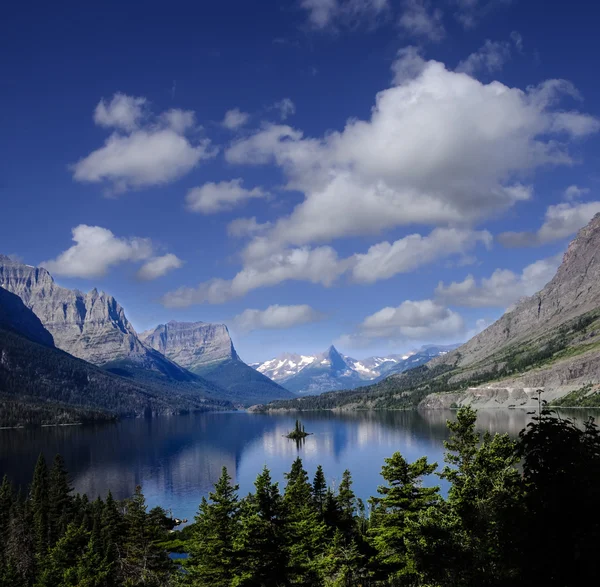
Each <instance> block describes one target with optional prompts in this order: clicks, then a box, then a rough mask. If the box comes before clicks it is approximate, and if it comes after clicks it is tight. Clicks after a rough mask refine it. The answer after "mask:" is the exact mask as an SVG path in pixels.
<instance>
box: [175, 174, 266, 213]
mask: <svg viewBox="0 0 600 587" xmlns="http://www.w3.org/2000/svg"><path fill="white" fill-rule="evenodd" d="M242 182H243V180H242V179H240V178H238V179H232V180H231V181H221V182H219V183H214V182H208V183H205V184H204V185H203V186H200V187H195V188H192V189H191V190H189V191H188V193H187V195H186V198H185V199H186V202H187V208H188V210H191V211H192V212H200V213H201V214H216V213H217V212H223V211H226V210H232V209H233V208H235V206H236V205H238V204H240V203H242V202H244V201H245V200H250V199H252V198H266V197H267V195H268V194H267V193H266V192H265V191H263V190H262V188H259V187H256V188H253V189H251V190H248V189H246V188H244V187H243V186H242Z"/></svg>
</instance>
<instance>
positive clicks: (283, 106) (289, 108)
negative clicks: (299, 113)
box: [273, 98, 296, 120]
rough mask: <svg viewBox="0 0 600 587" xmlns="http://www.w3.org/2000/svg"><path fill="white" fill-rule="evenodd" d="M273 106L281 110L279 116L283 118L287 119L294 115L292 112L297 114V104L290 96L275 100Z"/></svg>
mask: <svg viewBox="0 0 600 587" xmlns="http://www.w3.org/2000/svg"><path fill="white" fill-rule="evenodd" d="M273 108H274V109H275V110H279V117H280V118H281V120H286V119H287V118H289V117H290V116H292V114H296V104H294V103H293V102H292V100H291V99H290V98H283V100H279V102H275V104H273Z"/></svg>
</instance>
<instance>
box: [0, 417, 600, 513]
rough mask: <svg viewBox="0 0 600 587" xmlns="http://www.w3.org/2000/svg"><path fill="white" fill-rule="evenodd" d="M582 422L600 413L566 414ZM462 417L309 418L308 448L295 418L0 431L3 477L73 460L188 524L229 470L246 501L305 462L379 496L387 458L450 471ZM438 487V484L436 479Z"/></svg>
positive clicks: (75, 476) (516, 420)
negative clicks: (267, 479) (423, 460)
mask: <svg viewBox="0 0 600 587" xmlns="http://www.w3.org/2000/svg"><path fill="white" fill-rule="evenodd" d="M561 414H566V415H567V416H569V417H576V418H577V419H579V420H582V419H584V418H586V417H587V416H588V415H590V414H592V415H597V414H598V410H596V411H593V410H570V411H566V410H564V411H561ZM454 415H455V414H454V412H452V411H442V410H439V411H438V410H430V411H416V410H415V411H388V412H384V411H380V412H358V413H346V414H338V413H330V412H324V413H321V412H314V413H303V414H301V420H302V423H303V424H304V426H305V428H306V431H307V432H311V433H312V434H311V435H310V436H308V437H307V438H306V440H305V442H303V443H302V444H301V445H300V446H297V444H296V443H295V442H294V441H293V440H288V439H287V438H285V437H284V435H285V434H287V432H289V431H290V430H292V428H293V427H294V422H295V418H296V415H295V414H276V415H264V414H251V413H246V412H228V413H207V414H195V415H188V416H173V417H162V418H155V419H138V420H123V421H121V422H119V423H117V424H111V425H104V426H97V427H93V426H92V427H84V426H68V427H58V428H57V427H52V428H41V429H33V430H0V474H2V475H4V474H5V473H6V474H7V475H8V476H9V478H10V479H11V480H13V482H15V483H17V484H21V485H25V484H27V483H29V482H30V481H31V475H32V471H33V467H34V465H35V461H36V460H37V457H38V455H39V454H40V452H43V453H44V455H45V457H46V459H47V460H48V461H51V459H53V457H54V455H55V454H56V453H60V454H62V455H63V456H64V458H65V461H66V463H67V467H68V470H69V473H70V475H71V478H72V481H73V485H74V487H75V489H76V491H79V492H81V493H87V494H88V496H89V497H90V498H91V499H93V498H95V497H96V496H98V495H101V496H104V495H105V494H106V492H107V491H108V489H110V490H111V491H112V493H113V495H114V496H115V498H117V499H122V498H125V497H128V496H130V495H131V494H132V493H133V491H134V489H135V487H136V485H141V486H142V488H143V491H144V494H145V495H146V498H147V501H148V504H149V506H154V505H161V506H163V507H164V508H165V509H167V510H171V512H172V515H173V516H176V517H179V518H188V519H189V520H190V521H191V519H192V518H193V517H194V514H195V512H196V511H197V508H198V504H199V502H200V499H201V497H202V496H205V495H207V494H208V492H209V491H210V490H212V487H213V485H214V483H215V482H216V481H217V479H218V477H219V475H220V473H221V467H222V466H226V467H227V468H228V470H229V472H230V474H231V475H232V476H233V477H234V479H235V482H236V483H239V485H240V495H244V494H246V493H247V492H248V491H250V490H251V489H252V484H253V482H254V479H255V477H256V475H257V474H258V473H259V472H260V470H261V469H262V467H263V466H264V465H267V466H268V467H269V469H270V470H271V473H272V475H273V477H274V479H276V480H278V481H280V482H281V484H282V485H283V479H284V477H283V474H284V472H286V471H288V470H289V469H290V466H291V464H292V461H293V460H294V458H295V457H296V456H298V455H299V456H300V457H301V458H302V459H303V461H304V465H305V468H306V469H307V471H308V473H309V475H310V476H311V479H312V476H313V474H314V472H315V469H316V467H317V465H318V464H321V465H323V468H324V470H325V475H326V477H327V480H328V482H329V483H330V484H332V485H334V486H335V485H336V484H337V483H339V481H340V479H341V477H342V473H343V471H344V469H350V471H351V472H352V476H353V480H354V489H355V492H356V494H357V495H358V496H359V497H362V498H363V499H365V500H366V499H367V498H368V497H369V496H370V495H373V494H375V492H376V490H377V486H378V485H379V484H380V483H381V477H380V470H381V466H382V464H383V460H384V458H385V457H389V456H391V455H392V453H394V452H395V451H400V452H402V454H403V455H404V456H405V457H406V458H407V459H408V460H410V461H412V460H415V459H417V458H419V457H421V456H423V455H426V456H427V457H428V458H429V459H430V461H437V462H438V463H440V464H442V463H443V453H444V449H443V441H444V440H445V439H446V438H447V437H448V431H447V428H446V420H447V419H448V418H451V419H452V418H453V417H454ZM529 418H531V416H529V415H528V414H527V413H526V412H525V411H523V410H487V411H480V412H479V415H478V427H479V429H480V430H482V431H485V430H489V431H490V432H492V433H494V432H508V433H509V434H510V435H511V436H513V437H516V436H517V435H518V433H519V431H520V430H521V429H522V428H523V427H524V426H525V425H526V424H527V422H528V421H529ZM429 484H438V480H437V478H435V477H434V478H432V479H431V482H430V483H429Z"/></svg>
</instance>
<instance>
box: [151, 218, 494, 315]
mask: <svg viewBox="0 0 600 587" xmlns="http://www.w3.org/2000/svg"><path fill="white" fill-rule="evenodd" d="M269 226H270V223H265V224H262V225H261V224H259V223H257V222H256V218H240V219H237V220H235V221H233V222H232V223H231V224H230V226H229V229H228V230H229V233H230V234H231V235H232V236H247V235H253V234H257V233H264V232H265V231H266V230H268V229H269ZM491 241H492V236H491V235H490V233H489V232H487V231H471V230H468V229H441V228H440V229H435V230H434V231H432V232H431V233H430V234H429V235H427V236H425V237H423V236H421V235H419V234H412V235H409V236H407V237H404V238H403V239H399V240H397V241H396V242H394V243H392V244H390V243H389V242H382V243H379V244H377V245H374V246H372V247H371V248H370V249H369V250H368V251H367V252H366V253H363V254H355V255H351V256H349V257H347V258H342V259H340V258H339V257H338V255H337V253H336V251H335V250H334V249H332V248H331V247H329V246H321V247H316V248H310V247H300V248H291V249H290V248H287V249H279V250H278V249H273V248H270V245H269V242H268V241H267V240H265V239H262V240H259V239H257V240H256V241H255V243H254V244H255V245H256V246H254V247H253V248H250V249H246V251H245V252H244V253H243V261H244V267H243V268H242V270H241V271H239V272H238V273H237V274H236V275H235V276H234V277H233V279H231V280H225V279H213V280H210V281H207V282H204V283H201V284H199V285H198V286H197V287H195V288H190V287H183V288H180V289H178V290H175V291H172V292H169V293H167V294H166V295H165V296H164V297H163V300H162V301H163V304H164V305H166V306H176V307H185V306H190V305H193V304H202V303H211V304H220V303H224V302H227V301H229V300H231V299H233V298H238V297H241V296H244V295H245V294H247V293H248V292H249V291H252V290H254V289H258V288H262V287H270V286H274V285H277V284H279V283H282V282H284V281H291V280H296V281H308V282H310V283H319V284H321V285H324V286H326V287H328V286H330V285H332V284H333V283H334V282H335V281H337V280H338V279H339V278H340V277H342V276H343V275H344V274H348V275H349V276H350V277H351V279H353V280H354V281H355V282H358V283H374V282H375V281H379V280H381V279H388V278H390V277H392V276H394V275H396V274H398V273H405V272H408V271H412V270H414V269H417V268H418V267H420V266H422V265H425V264H427V263H431V262H432V261H435V260H437V259H442V258H445V257H447V256H449V255H455V254H464V252H465V251H467V250H470V249H471V248H473V247H474V246H476V244H477V243H479V242H481V243H483V244H484V245H486V246H488V247H489V246H490V244H491ZM259 243H260V244H261V245H262V246H260V247H259V246H258V244H259Z"/></svg>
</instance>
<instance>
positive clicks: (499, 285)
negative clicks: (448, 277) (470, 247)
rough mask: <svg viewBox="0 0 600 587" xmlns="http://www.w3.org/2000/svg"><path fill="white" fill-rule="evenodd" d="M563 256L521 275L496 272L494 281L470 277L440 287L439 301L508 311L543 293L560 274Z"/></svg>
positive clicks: (492, 277) (529, 267)
mask: <svg viewBox="0 0 600 587" xmlns="http://www.w3.org/2000/svg"><path fill="white" fill-rule="evenodd" d="M561 261H562V254H561V255H555V256H554V257H550V258H548V259H542V260H540V261H536V262H535V263H532V264H531V265H528V266H527V267H525V269H523V271H522V272H521V273H520V274H517V273H514V272H513V271H510V270H509V269H496V271H494V273H492V275H491V276H490V277H484V278H483V279H480V280H477V279H475V278H474V277H473V275H469V276H468V277H467V278H466V279H465V280H464V281H461V282H452V283H451V284H449V285H444V284H443V283H442V282H440V283H439V285H438V286H437V288H436V290H435V293H436V297H437V298H438V299H439V300H441V301H443V302H445V303H447V304H450V305H455V306H463V307H469V308H507V307H508V306H510V305H511V304H513V303H515V302H517V301H518V300H519V299H520V298H522V297H524V296H530V295H533V294H534V293H536V292H537V291H539V290H540V289H542V288H543V287H544V286H545V285H546V284H547V283H548V282H549V281H550V280H551V279H552V278H553V277H554V275H555V274H556V270H557V269H558V266H559V265H560V263H561Z"/></svg>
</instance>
